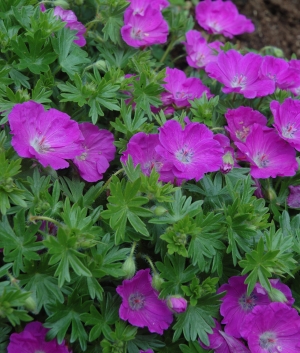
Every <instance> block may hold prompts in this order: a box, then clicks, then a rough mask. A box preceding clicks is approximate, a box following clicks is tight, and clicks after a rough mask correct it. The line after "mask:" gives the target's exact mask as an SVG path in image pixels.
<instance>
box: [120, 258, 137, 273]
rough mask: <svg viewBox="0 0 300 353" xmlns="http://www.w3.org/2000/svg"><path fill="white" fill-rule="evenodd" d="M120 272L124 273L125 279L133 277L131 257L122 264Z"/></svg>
mask: <svg viewBox="0 0 300 353" xmlns="http://www.w3.org/2000/svg"><path fill="white" fill-rule="evenodd" d="M122 270H123V271H124V272H125V277H126V278H131V277H133V276H134V274H135V271H136V266H135V261H134V258H133V256H131V255H130V256H129V257H127V259H126V260H125V261H124V263H123V266H122Z"/></svg>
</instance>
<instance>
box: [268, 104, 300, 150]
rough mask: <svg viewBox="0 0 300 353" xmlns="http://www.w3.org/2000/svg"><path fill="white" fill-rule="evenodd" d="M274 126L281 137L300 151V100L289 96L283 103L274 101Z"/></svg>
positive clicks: (271, 105) (272, 106)
mask: <svg viewBox="0 0 300 353" xmlns="http://www.w3.org/2000/svg"><path fill="white" fill-rule="evenodd" d="M270 109H271V112H272V113H273V115H274V126H275V128H276V130H277V131H278V134H279V136H280V137H281V138H283V139H284V140H285V141H287V142H288V143H289V144H290V145H291V146H293V147H294V148H295V149H296V150H297V151H300V101H298V100H294V99H292V98H287V99H286V100H285V101H284V102H283V103H282V104H280V103H279V102H277V101H272V102H271V104H270Z"/></svg>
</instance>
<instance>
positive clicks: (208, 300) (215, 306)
mask: <svg viewBox="0 0 300 353" xmlns="http://www.w3.org/2000/svg"><path fill="white" fill-rule="evenodd" d="M222 295H223V294H215V295H207V296H205V297H202V298H201V299H200V300H199V301H198V304H197V306H191V305H190V306H189V307H188V308H187V310H186V312H184V313H182V314H180V315H179V316H178V318H177V322H176V324H175V325H174V326H173V329H174V330H175V332H174V336H173V341H177V340H178V339H179V337H180V336H181V334H182V332H183V335H184V338H185V339H186V340H187V341H195V340H196V339H198V337H199V339H200V340H201V341H202V342H203V343H204V344H205V345H207V346H208V345H209V340H208V337H207V334H209V333H212V327H214V325H215V323H214V320H213V317H217V315H218V311H219V305H220V298H221V297H222Z"/></svg>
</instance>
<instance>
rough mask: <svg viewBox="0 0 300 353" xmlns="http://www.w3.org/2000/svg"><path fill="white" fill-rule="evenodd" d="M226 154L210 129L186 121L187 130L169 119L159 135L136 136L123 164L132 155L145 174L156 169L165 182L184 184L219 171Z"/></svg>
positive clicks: (130, 143) (123, 156)
mask: <svg viewBox="0 0 300 353" xmlns="http://www.w3.org/2000/svg"><path fill="white" fill-rule="evenodd" d="M223 155H224V149H223V148H222V146H221V145H220V143H219V141H218V140H217V139H216V138H215V136H214V134H213V132H212V131H211V130H209V128H208V127H207V126H205V125H204V124H200V123H197V122H194V123H192V122H190V121H189V119H188V118H185V126H184V128H182V126H181V125H180V123H179V122H178V121H175V120H168V121H167V122H166V123H165V124H164V125H163V126H162V127H161V128H159V133H158V134H148V135H147V134H145V133H144V132H139V133H137V134H135V135H134V136H133V137H132V138H131V139H130V140H129V142H128V145H127V150H126V151H125V152H123V155H122V157H121V162H122V163H126V162H127V160H128V157H129V156H131V157H132V160H133V163H134V165H137V164H140V166H141V170H142V172H143V173H144V174H145V175H150V173H151V170H152V168H155V169H156V171H157V172H158V173H159V174H160V180H161V181H164V182H176V184H177V185H180V184H181V183H182V182H183V181H184V180H191V179H196V180H197V181H198V180H199V179H201V178H202V177H203V175H204V173H207V172H214V171H217V170H219V169H220V167H221V166H222V163H223V159H222V157H223Z"/></svg>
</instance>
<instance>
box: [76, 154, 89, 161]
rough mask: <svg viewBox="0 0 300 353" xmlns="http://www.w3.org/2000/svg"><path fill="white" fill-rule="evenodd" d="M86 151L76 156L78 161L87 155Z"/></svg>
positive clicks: (84, 158) (83, 159)
mask: <svg viewBox="0 0 300 353" xmlns="http://www.w3.org/2000/svg"><path fill="white" fill-rule="evenodd" d="M87 155H88V154H87V152H83V153H82V154H81V155H80V156H78V157H76V159H78V160H79V161H85V160H86V157H87Z"/></svg>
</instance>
